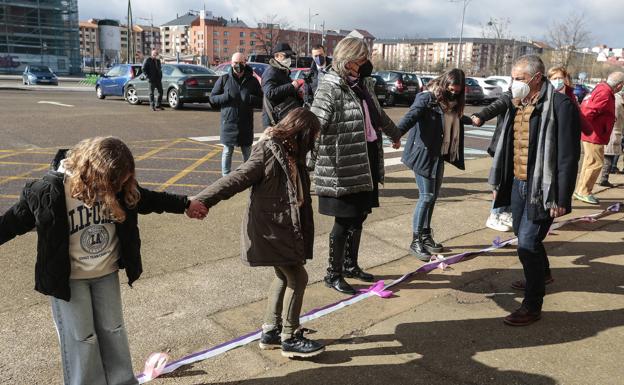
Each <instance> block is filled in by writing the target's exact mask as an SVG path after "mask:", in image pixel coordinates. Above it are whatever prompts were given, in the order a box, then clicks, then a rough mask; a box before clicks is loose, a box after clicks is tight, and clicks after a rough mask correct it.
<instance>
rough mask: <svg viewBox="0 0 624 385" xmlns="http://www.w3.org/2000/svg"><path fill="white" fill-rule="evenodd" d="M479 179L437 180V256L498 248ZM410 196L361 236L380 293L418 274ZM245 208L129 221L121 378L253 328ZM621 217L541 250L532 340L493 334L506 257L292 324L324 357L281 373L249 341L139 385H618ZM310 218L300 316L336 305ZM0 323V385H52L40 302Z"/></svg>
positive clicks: (510, 275) (394, 191)
mask: <svg viewBox="0 0 624 385" xmlns="http://www.w3.org/2000/svg"><path fill="white" fill-rule="evenodd" d="M489 165H490V160H489V159H478V160H472V161H469V162H468V165H467V166H468V168H467V170H466V171H465V172H461V171H459V170H456V169H454V168H452V167H448V168H447V170H446V171H447V172H446V176H445V182H444V185H443V187H442V194H441V195H442V196H441V198H440V200H439V202H438V204H437V205H436V212H435V213H434V224H433V228H434V229H435V231H436V233H435V235H436V239H438V240H440V241H443V242H444V244H445V246H446V247H447V248H449V249H451V252H450V254H456V253H460V252H463V251H468V250H478V249H481V248H484V247H487V246H489V245H491V243H492V240H493V239H494V237H496V236H498V235H502V236H503V237H506V236H511V234H510V233H507V234H506V235H504V234H501V233H496V232H494V231H492V230H489V229H486V228H485V219H486V216H487V214H488V210H489V206H490V197H491V192H490V191H489V190H488V186H487V184H486V182H485V177H486V175H487V171H488V168H489ZM612 182H613V183H624V177H622V176H621V175H615V176H613V178H612ZM622 191H623V190H622V188H621V187H620V188H616V189H610V190H606V191H604V190H603V191H601V192H600V193H598V194H597V196H598V197H599V198H600V199H601V200H602V205H601V207H596V206H589V205H585V204H581V203H579V202H575V210H574V212H573V213H572V215H571V216H572V217H577V216H581V215H585V214H592V213H595V212H598V211H601V210H602V209H604V208H605V207H606V206H607V205H608V204H611V203H613V202H616V201H622V200H624V194H623V193H622ZM417 196H418V192H417V189H416V186H415V183H414V181H413V174H412V173H411V172H410V171H400V172H395V173H392V174H390V175H388V177H387V181H386V186H385V188H384V189H382V197H381V208H380V209H377V210H376V211H375V212H374V213H373V215H371V217H370V218H369V219H368V221H367V222H366V223H365V226H364V234H363V236H362V245H361V257H360V259H361V262H362V263H361V264H362V265H363V266H364V267H366V268H367V269H370V272H372V273H374V274H375V275H376V277H377V278H378V279H385V280H390V279H396V278H398V277H399V276H401V275H402V274H404V273H407V272H410V271H413V270H415V269H416V268H418V267H419V266H420V265H421V264H422V263H421V262H419V261H418V260H416V259H415V258H413V257H411V256H409V255H408V254H407V246H408V245H409V242H410V240H411V217H412V210H413V207H414V203H415V199H416V198H417ZM247 199H248V197H247V194H240V195H239V196H237V197H235V198H234V199H232V200H229V201H225V202H223V203H221V204H220V205H219V206H217V207H215V208H214V209H213V210H211V212H210V213H209V215H208V217H207V219H206V221H205V222H204V223H201V224H200V225H197V224H196V223H191V222H186V221H185V222H183V221H182V220H181V219H178V217H175V216H158V215H150V216H146V217H143V218H142V219H141V226H142V227H141V230H142V239H143V245H144V246H143V255H144V264H143V265H144V270H145V273H144V275H143V277H142V278H141V279H140V280H139V281H137V283H136V284H135V288H134V289H129V288H127V286H125V285H124V288H123V290H122V292H123V297H124V298H123V299H124V308H125V317H126V323H127V328H128V331H129V338H130V346H131V349H132V353H133V360H134V365H135V368H136V370H137V371H140V370H141V369H142V366H143V362H144V360H145V359H146V358H147V356H148V355H149V354H150V353H152V352H155V351H167V350H170V355H171V357H172V358H173V359H178V358H181V357H182V356H185V355H188V354H190V353H192V352H195V351H198V350H202V349H205V348H208V347H211V346H215V345H217V344H220V343H223V342H225V341H228V340H230V339H233V338H236V337H238V336H241V335H243V334H246V333H248V332H251V331H254V330H256V329H258V327H259V326H260V324H261V322H262V316H263V312H264V306H265V293H266V291H267V289H268V285H269V283H270V281H271V279H272V274H271V270H270V269H252V268H248V267H246V266H243V265H242V264H241V263H240V261H239V260H238V254H239V242H238V238H239V234H240V220H239V218H240V216H241V213H242V209H243V207H244V205H245V203H246V200H247ZM315 205H316V203H315ZM233 218H234V220H232V219H233ZM566 218H567V217H564V219H566ZM623 218H624V213H623V212H620V213H617V214H612V215H609V216H606V217H604V218H602V219H600V220H599V221H597V222H595V223H578V224H574V225H569V226H566V227H564V228H562V229H560V230H557V231H556V233H555V234H552V235H550V236H549V238H548V239H547V245H546V247H547V249H548V251H549V255H550V256H551V258H550V260H551V267H552V270H553V276H554V278H555V282H554V283H553V284H552V285H549V286H548V287H547V296H546V298H545V304H544V312H543V319H542V320H541V321H539V322H538V323H536V324H534V325H532V326H529V327H525V328H513V327H509V326H506V325H504V324H503V323H502V317H504V316H505V315H507V314H508V312H509V311H511V310H513V309H515V308H516V307H517V306H518V304H519V302H520V301H521V299H522V295H521V293H518V292H514V291H513V290H511V288H510V287H509V283H510V282H511V281H513V280H516V279H519V278H521V276H522V270H521V265H520V264H519V261H518V259H517V257H516V253H515V250H514V248H513V247H509V248H505V249H501V250H498V251H496V252H493V253H491V254H489V255H483V256H478V257H475V258H472V259H470V260H467V261H464V262H461V263H459V264H456V265H453V266H452V270H445V271H442V270H435V271H433V272H431V273H429V274H426V275H425V274H419V275H416V276H415V277H413V279H411V280H410V281H409V282H406V283H403V284H401V285H399V286H398V287H396V288H395V290H394V291H395V296H394V297H393V298H390V299H381V298H377V297H372V298H369V299H366V300H364V301H361V302H359V303H357V304H355V305H353V306H351V307H348V308H345V309H342V310H340V311H338V312H335V313H332V314H330V315H327V316H325V317H323V318H320V319H318V320H316V321H312V322H310V323H309V324H306V325H305V326H306V327H308V328H311V329H315V330H317V331H318V332H317V333H315V334H312V335H311V338H315V339H320V340H323V341H324V342H326V343H327V344H328V347H327V352H326V353H324V354H323V355H320V356H318V357H316V358H315V359H314V360H313V361H303V360H288V359H286V358H283V357H281V355H280V354H279V351H267V352H265V351H261V350H259V348H258V347H257V344H256V343H252V344H250V345H248V346H245V347H242V348H239V349H236V350H233V351H231V352H228V353H226V354H224V355H221V356H219V357H217V358H214V359H209V360H206V361H203V362H199V363H196V364H193V365H190V366H187V367H183V368H181V369H179V370H178V371H176V372H174V373H172V374H169V375H165V376H163V377H162V378H159V379H156V380H154V381H153V382H152V383H154V384H214V383H219V384H245V385H252V384H254V385H255V384H259V385H264V384H266V385H281V384H284V385H286V384H288V385H291V384H501V385H503V384H504V385H508V384H566V385H567V384H601V385H608V384H620V383H621V379H622V377H624V369H623V368H622V366H621V365H620V364H619V360H618V359H617V358H616V357H621V356H622V353H624V337H623V336H624V328H623V327H622V325H624V298H623V297H622V294H624V286H622V285H624V280H623V279H622V277H623V276H624V274H623V273H624V260H623V259H622V256H623V255H624V247H622V237H623V235H622V234H624V233H623V231H624V221H623ZM315 220H316V239H315V259H314V260H312V261H311V262H310V263H309V264H308V266H307V269H308V272H309V275H310V285H309V287H308V290H307V291H306V298H305V301H304V311H308V310H310V309H314V308H318V307H322V306H324V305H327V304H330V303H333V302H336V301H338V300H340V299H343V298H344V296H341V295H339V294H338V293H336V292H335V291H332V290H330V289H327V288H325V287H324V286H323V284H322V283H321V282H320V280H321V278H322V276H323V274H324V268H325V264H326V257H325V256H326V255H327V234H328V232H329V231H330V229H331V225H332V221H331V218H328V217H323V216H317V217H316V218H315ZM163 238H165V239H166V240H165V241H163ZM33 241H34V236H32V237H31V236H28V237H24V238H23V239H19V240H16V241H12V242H11V243H9V244H6V245H5V246H3V247H4V248H3V249H1V250H0V252H1V254H0V260H2V261H4V260H5V259H7V258H6V257H7V256H8V255H11V260H12V261H15V262H14V263H13V264H12V266H11V267H10V268H11V270H7V271H12V270H21V269H26V268H28V269H30V270H29V271H30V274H32V247H33V246H32V242H33ZM6 246H8V247H6ZM191 261H195V262H191ZM122 277H123V275H122ZM31 279H32V277H31ZM124 279H125V277H124ZM20 282H21V281H15V282H13V281H11V277H10V276H9V277H6V280H5V282H4V283H0V293H1V294H5V296H6V295H8V294H9V293H12V291H18V292H20V290H22V289H21V287H22V286H23V285H24V284H23V283H20ZM27 284H29V285H30V284H31V282H27ZM357 286H358V287H360V288H365V287H366V286H367V285H357ZM0 310H1V312H0V325H1V326H0V346H2V349H1V350H0V383H16V384H17V383H57V382H58V379H59V378H60V365H59V357H58V353H57V352H58V347H57V342H56V336H55V333H54V329H53V327H52V326H51V325H52V324H51V320H50V316H49V313H50V311H49V305H48V303H47V300H46V299H45V298H43V297H42V296H40V295H36V294H34V293H30V295H29V296H28V298H25V299H22V298H19V302H17V301H15V302H11V301H9V300H8V299H6V297H5V299H0ZM9 347H10V348H9Z"/></svg>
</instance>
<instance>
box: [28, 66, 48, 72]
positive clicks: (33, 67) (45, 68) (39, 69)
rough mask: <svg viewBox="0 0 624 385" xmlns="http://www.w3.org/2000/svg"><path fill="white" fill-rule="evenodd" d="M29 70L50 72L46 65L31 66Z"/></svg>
mask: <svg viewBox="0 0 624 385" xmlns="http://www.w3.org/2000/svg"><path fill="white" fill-rule="evenodd" d="M30 70H31V71H32V72H52V71H50V69H49V68H48V67H46V66H31V67H30Z"/></svg>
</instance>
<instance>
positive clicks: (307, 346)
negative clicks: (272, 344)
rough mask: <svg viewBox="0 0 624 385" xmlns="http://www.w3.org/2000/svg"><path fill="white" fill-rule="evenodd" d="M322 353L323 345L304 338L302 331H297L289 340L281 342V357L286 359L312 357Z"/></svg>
mask: <svg viewBox="0 0 624 385" xmlns="http://www.w3.org/2000/svg"><path fill="white" fill-rule="evenodd" d="M324 351H325V346H324V345H323V344H321V343H320V342H316V341H312V340H309V339H307V338H305V337H304V336H303V331H302V330H297V331H296V332H295V334H294V335H293V336H292V337H291V338H289V339H287V340H284V341H282V356H284V357H288V358H295V357H303V358H307V357H314V356H316V355H319V354H321V353H323V352H324Z"/></svg>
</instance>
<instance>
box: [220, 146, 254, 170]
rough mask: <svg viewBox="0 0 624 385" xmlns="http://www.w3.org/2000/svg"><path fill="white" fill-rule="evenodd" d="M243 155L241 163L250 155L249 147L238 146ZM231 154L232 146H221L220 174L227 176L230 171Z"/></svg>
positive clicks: (232, 152)
mask: <svg viewBox="0 0 624 385" xmlns="http://www.w3.org/2000/svg"><path fill="white" fill-rule="evenodd" d="M240 147H241V152H242V153H243V162H246V161H247V159H249V155H251V146H240ZM232 154H234V146H228V145H225V144H224V145H223V153H221V174H222V175H223V176H225V175H227V174H229V173H230V171H232Z"/></svg>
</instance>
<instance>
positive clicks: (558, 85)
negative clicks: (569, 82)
mask: <svg viewBox="0 0 624 385" xmlns="http://www.w3.org/2000/svg"><path fill="white" fill-rule="evenodd" d="M550 84H552V85H553V87H555V90H557V91H559V90H560V89H562V88H563V86H564V85H565V83H564V82H563V79H553V80H551V81H550Z"/></svg>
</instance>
